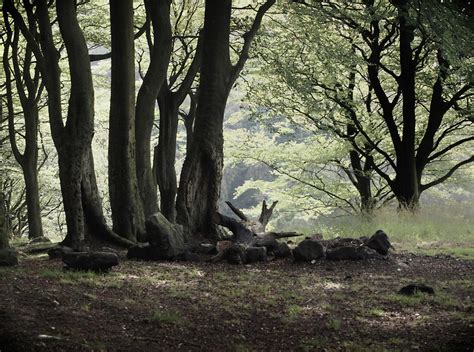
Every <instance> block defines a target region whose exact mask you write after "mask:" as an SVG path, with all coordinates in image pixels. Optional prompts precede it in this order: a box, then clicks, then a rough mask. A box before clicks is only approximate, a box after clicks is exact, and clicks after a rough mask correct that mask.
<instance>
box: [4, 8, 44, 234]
mask: <svg viewBox="0 0 474 352" xmlns="http://www.w3.org/2000/svg"><path fill="white" fill-rule="evenodd" d="M3 15H4V20H5V28H6V32H7V34H6V40H5V43H4V53H3V68H4V72H5V85H6V98H7V109H8V126H9V139H10V144H11V148H12V152H13V155H14V157H15V160H16V161H17V162H18V164H19V165H20V166H21V168H22V171H23V178H24V181H25V186H26V192H25V195H26V205H27V214H28V237H29V238H30V239H32V238H36V237H42V236H43V226H42V222H41V209H40V200H39V186H38V123H39V119H38V113H39V112H38V110H39V107H38V101H39V98H40V97H41V93H42V90H43V84H42V80H41V79H40V72H39V67H38V65H36V64H34V63H33V62H32V59H33V53H32V49H31V46H30V45H28V44H27V45H26V48H25V49H24V50H22V51H20V48H19V46H20V43H19V42H20V33H19V29H18V26H17V25H15V26H14V29H12V28H11V25H10V23H9V21H10V19H9V18H8V14H7V13H6V12H5V11H4V14H3ZM29 27H30V28H29V30H30V31H32V32H36V29H35V28H33V27H36V23H35V22H34V20H33V19H32V18H30V20H29ZM10 48H11V55H10V53H9V51H10ZM20 56H22V57H21V59H22V64H21V63H20ZM12 66H13V68H12ZM11 71H13V75H14V79H13V80H14V82H15V84H16V91H17V93H18V96H19V98H20V103H21V107H22V112H23V116H24V126H25V132H24V140H25V147H24V152H23V153H22V152H21V151H20V148H19V147H18V143H17V131H16V129H15V114H16V112H15V108H14V103H13V95H14V93H13V87H12V78H11ZM32 74H33V75H32Z"/></svg>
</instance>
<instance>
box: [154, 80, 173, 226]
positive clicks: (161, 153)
mask: <svg viewBox="0 0 474 352" xmlns="http://www.w3.org/2000/svg"><path fill="white" fill-rule="evenodd" d="M164 88H165V89H162V91H161V92H160V95H159V97H158V104H159V107H160V137H159V140H158V146H157V148H156V154H155V173H156V180H157V182H158V187H159V189H160V208H161V212H162V214H163V215H164V216H165V217H166V219H168V221H170V222H172V223H174V222H175V221H176V207H175V204H176V193H177V191H178V186H177V180H176V169H175V166H174V164H175V161H176V135H177V133H178V109H179V105H178V102H177V101H176V99H175V97H174V94H173V93H172V92H171V91H170V90H169V89H168V87H167V84H166V82H165V84H164Z"/></svg>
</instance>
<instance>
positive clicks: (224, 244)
mask: <svg viewBox="0 0 474 352" xmlns="http://www.w3.org/2000/svg"><path fill="white" fill-rule="evenodd" d="M233 245H234V242H232V241H230V240H222V241H217V245H216V249H217V253H221V252H224V251H226V250H227V249H229V248H230V247H232V246H233Z"/></svg>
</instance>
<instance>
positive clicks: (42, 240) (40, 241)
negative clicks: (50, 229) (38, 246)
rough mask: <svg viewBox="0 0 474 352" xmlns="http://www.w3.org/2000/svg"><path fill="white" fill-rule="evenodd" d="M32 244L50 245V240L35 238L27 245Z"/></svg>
mask: <svg viewBox="0 0 474 352" xmlns="http://www.w3.org/2000/svg"><path fill="white" fill-rule="evenodd" d="M34 243H51V240H50V239H49V238H48V237H45V236H42V237H35V238H33V239H32V240H31V241H30V242H28V244H34Z"/></svg>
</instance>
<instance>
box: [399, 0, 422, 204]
mask: <svg viewBox="0 0 474 352" xmlns="http://www.w3.org/2000/svg"><path fill="white" fill-rule="evenodd" d="M408 16H409V14H408V2H407V1H406V0H403V1H400V6H399V23H400V88H401V91H402V95H403V107H402V115H403V136H402V142H401V150H400V152H399V153H397V176H396V179H395V183H396V196H397V199H398V202H399V204H400V207H402V208H407V209H410V210H415V209H416V208H417V207H418V201H419V196H420V193H419V188H418V176H417V169H416V156H415V155H416V154H415V128H416V115H415V106H416V98H415V75H416V73H415V64H414V62H413V50H412V47H411V42H412V41H413V38H414V28H413V27H412V25H410V24H409V23H408V21H409V17H408Z"/></svg>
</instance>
